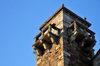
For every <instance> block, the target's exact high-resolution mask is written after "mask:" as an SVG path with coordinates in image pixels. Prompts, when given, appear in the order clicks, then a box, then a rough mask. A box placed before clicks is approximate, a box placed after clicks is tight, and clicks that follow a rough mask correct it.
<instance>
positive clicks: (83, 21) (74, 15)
mask: <svg viewBox="0 0 100 66" xmlns="http://www.w3.org/2000/svg"><path fill="white" fill-rule="evenodd" d="M62 10H63V11H64V12H66V13H70V15H71V16H72V17H75V18H77V19H79V20H80V21H82V23H83V24H85V25H87V26H88V27H90V26H91V24H90V23H89V22H88V21H86V20H84V19H83V18H81V17H80V16H78V15H76V14H75V13H73V12H72V11H70V10H69V9H67V8H66V7H65V6H64V4H62V5H61V7H60V8H59V9H58V10H57V11H56V12H55V13H54V14H53V15H52V16H51V17H50V18H49V19H48V20H47V21H46V22H44V24H43V25H42V26H41V27H40V28H39V30H41V29H42V28H43V27H44V26H45V25H46V24H47V23H49V22H50V21H51V20H52V19H53V18H54V17H55V16H56V15H57V14H58V13H59V12H60V11H62Z"/></svg>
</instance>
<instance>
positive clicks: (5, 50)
mask: <svg viewBox="0 0 100 66" xmlns="http://www.w3.org/2000/svg"><path fill="white" fill-rule="evenodd" d="M62 3H63V4H64V5H65V6H66V7H67V8H68V9H70V10H71V11H73V12H74V13H76V14H77V15H79V16H81V17H82V18H84V17H87V21H89V22H90V23H91V24H92V26H91V27H90V29H91V30H93V31H94V32H95V33H96V40H97V43H96V45H95V47H94V49H95V52H97V50H98V49H99V48H100V0H0V37H1V38H0V66H35V62H36V61H35V60H36V56H35V55H34V54H33V53H32V52H33V48H32V44H33V43H34V40H33V37H35V36H36V35H37V34H38V33H39V32H40V31H39V30H38V28H39V27H40V26H41V25H42V24H43V23H44V22H45V21H46V20H47V19H48V18H49V17H50V16H51V15H52V14H53V13H55V12H56V10H57V9H58V8H60V6H61V4H62Z"/></svg>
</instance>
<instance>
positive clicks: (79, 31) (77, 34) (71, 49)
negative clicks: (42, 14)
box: [32, 5, 96, 66]
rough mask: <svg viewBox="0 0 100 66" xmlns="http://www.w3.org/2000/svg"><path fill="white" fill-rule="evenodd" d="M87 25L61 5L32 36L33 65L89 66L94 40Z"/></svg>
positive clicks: (83, 20) (92, 54) (85, 21)
mask: <svg viewBox="0 0 100 66" xmlns="http://www.w3.org/2000/svg"><path fill="white" fill-rule="evenodd" d="M90 26H91V24H90V23H89V22H88V21H87V20H86V18H84V19H83V18H81V17H79V16H78V15H76V14H75V13H73V12H72V11H70V10H69V9H67V8H66V7H64V5H62V6H61V7H60V8H59V9H58V10H57V11H56V12H55V13H54V14H53V15H52V16H51V17H50V18H49V19H48V20H47V21H46V22H44V24H43V25H42V26H41V27H40V28H39V30H40V31H41V32H40V33H39V34H38V35H37V36H36V37H34V39H35V43H34V44H33V45H32V47H33V48H34V49H35V51H36V53H37V57H36V66H91V59H92V58H93V56H94V49H93V47H94V45H95V43H96V40H95V33H94V32H93V31H91V30H90V29H88V28H89V27H90Z"/></svg>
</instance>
